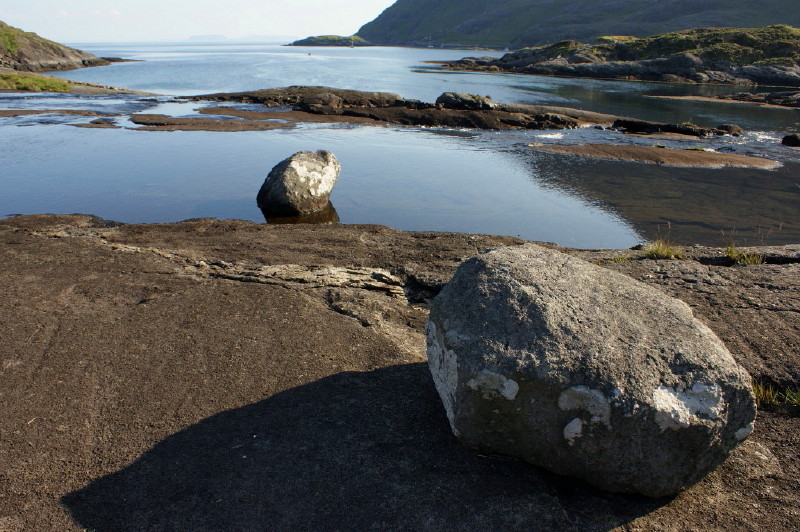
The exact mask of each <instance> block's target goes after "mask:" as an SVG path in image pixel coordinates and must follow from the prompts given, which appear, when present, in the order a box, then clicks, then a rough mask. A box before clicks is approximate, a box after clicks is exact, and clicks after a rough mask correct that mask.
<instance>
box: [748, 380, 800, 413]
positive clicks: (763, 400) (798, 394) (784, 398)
mask: <svg viewBox="0 0 800 532" xmlns="http://www.w3.org/2000/svg"><path fill="white" fill-rule="evenodd" d="M753 395H755V397H756V406H758V408H763V407H767V406H773V407H775V406H784V405H785V406H800V388H794V389H791V388H786V389H785V390H777V389H775V387H774V386H772V385H771V384H764V383H761V382H758V381H756V380H755V379H753Z"/></svg>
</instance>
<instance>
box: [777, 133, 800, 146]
mask: <svg viewBox="0 0 800 532" xmlns="http://www.w3.org/2000/svg"><path fill="white" fill-rule="evenodd" d="M781 143H782V144H783V145H785V146H791V147H793V148H800V135H798V134H797V133H794V134H792V135H786V136H785V137H783V140H782V141H781Z"/></svg>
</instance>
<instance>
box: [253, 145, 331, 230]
mask: <svg viewBox="0 0 800 532" xmlns="http://www.w3.org/2000/svg"><path fill="white" fill-rule="evenodd" d="M341 169H342V166H341V165H340V164H339V161H337V160H336V157H335V156H334V155H333V154H332V153H331V152H329V151H317V152H308V151H301V152H297V153H295V154H294V155H292V156H291V157H289V158H288V159H286V160H285V161H282V162H281V163H279V164H278V165H277V166H275V168H273V169H272V171H271V172H270V173H269V175H268V176H267V179H266V180H265V181H264V184H263V185H261V190H259V192H258V198H257V201H258V207H259V208H260V209H261V211H262V212H263V213H264V215H265V216H266V217H267V218H270V217H281V216H301V215H305V214H311V213H314V212H317V211H320V210H322V209H324V208H326V207H327V206H328V203H329V198H330V194H331V191H332V190H333V186H334V185H335V184H336V180H337V179H338V178H339V172H341Z"/></svg>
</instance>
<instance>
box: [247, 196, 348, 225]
mask: <svg viewBox="0 0 800 532" xmlns="http://www.w3.org/2000/svg"><path fill="white" fill-rule="evenodd" d="M261 214H263V215H264V220H266V222H267V223H269V224H320V225H331V224H338V223H339V213H338V212H336V209H335V208H334V207H333V204H332V203H331V202H330V201H329V202H328V204H327V205H326V206H325V207H324V208H323V209H322V210H319V211H317V212H312V213H311V214H303V215H300V216H275V215H274V213H272V212H270V211H268V210H265V209H261Z"/></svg>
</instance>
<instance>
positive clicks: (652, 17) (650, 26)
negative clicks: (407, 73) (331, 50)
mask: <svg viewBox="0 0 800 532" xmlns="http://www.w3.org/2000/svg"><path fill="white" fill-rule="evenodd" d="M775 24H788V25H792V26H800V2H797V1H795V0H792V1H787V0H761V1H760V2H754V1H752V0H725V1H722V0H659V1H658V2H654V1H651V0H604V1H602V2H599V1H597V0H458V1H456V0H398V1H397V2H396V3H395V4H394V5H392V6H391V7H389V8H388V9H386V10H385V11H384V12H383V13H382V14H381V15H380V16H379V17H378V18H377V19H375V20H374V21H372V22H370V23H368V24H366V25H364V26H363V27H362V28H361V29H360V30H359V31H358V33H357V35H359V36H360V37H363V38H364V39H366V40H368V41H370V42H372V43H376V44H404V45H422V46H425V45H433V46H438V45H455V44H464V45H484V46H497V47H505V46H508V47H514V48H520V47H524V46H534V45H540V44H544V43H548V42H554V41H562V40H565V39H575V40H583V41H591V40H594V39H596V38H597V37H599V36H602V35H633V36H637V37H644V36H647V35H655V34H658V33H667V32H672V31H677V30H683V29H687V28H700V27H754V26H769V25H775Z"/></svg>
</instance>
